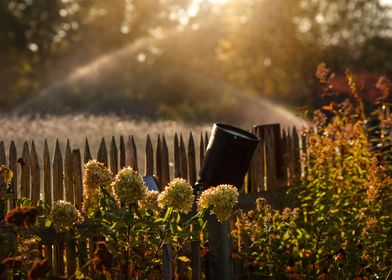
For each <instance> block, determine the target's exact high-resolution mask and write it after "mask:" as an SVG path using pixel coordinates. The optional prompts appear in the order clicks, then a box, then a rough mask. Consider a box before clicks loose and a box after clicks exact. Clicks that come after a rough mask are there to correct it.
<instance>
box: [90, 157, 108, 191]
mask: <svg viewBox="0 0 392 280" xmlns="http://www.w3.org/2000/svg"><path fill="white" fill-rule="evenodd" d="M112 181H113V174H112V172H111V171H110V170H109V169H107V168H106V167H105V165H104V164H103V163H101V162H98V161H96V160H90V161H89V162H87V163H86V164H85V165H84V178H83V185H84V188H85V189H88V190H97V189H99V187H103V188H105V189H107V190H108V189H109V187H110V184H111V183H112Z"/></svg>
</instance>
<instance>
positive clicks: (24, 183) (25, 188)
mask: <svg viewBox="0 0 392 280" xmlns="http://www.w3.org/2000/svg"><path fill="white" fill-rule="evenodd" d="M18 161H19V162H20V165H21V172H20V196H21V197H25V198H28V199H30V152H29V144H28V143H27V142H24V144H23V151H22V158H21V159H19V160H18Z"/></svg>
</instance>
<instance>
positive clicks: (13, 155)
mask: <svg viewBox="0 0 392 280" xmlns="http://www.w3.org/2000/svg"><path fill="white" fill-rule="evenodd" d="M9 159H10V165H9V167H10V169H11V170H12V172H13V173H14V176H13V177H12V180H11V190H12V193H13V200H12V201H11V204H10V207H11V208H15V206H16V201H17V199H18V185H17V182H18V166H17V164H18V154H17V151H16V146H15V142H14V141H11V145H10V153H9Z"/></svg>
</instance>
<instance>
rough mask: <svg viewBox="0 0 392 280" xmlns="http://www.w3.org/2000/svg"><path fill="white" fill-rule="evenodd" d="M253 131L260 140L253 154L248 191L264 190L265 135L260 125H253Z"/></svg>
mask: <svg viewBox="0 0 392 280" xmlns="http://www.w3.org/2000/svg"><path fill="white" fill-rule="evenodd" d="M252 131H253V133H254V134H255V135H256V136H257V137H259V139H260V142H259V144H258V145H257V147H256V150H255V153H254V154H253V158H252V163H251V172H250V181H251V182H250V184H248V192H250V193H255V192H261V191H264V190H265V164H264V159H265V139H264V138H265V137H264V135H263V134H264V132H263V128H262V126H255V127H253V130H252Z"/></svg>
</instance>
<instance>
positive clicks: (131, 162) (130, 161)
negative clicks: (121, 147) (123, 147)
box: [126, 135, 139, 171]
mask: <svg viewBox="0 0 392 280" xmlns="http://www.w3.org/2000/svg"><path fill="white" fill-rule="evenodd" d="M126 160H127V165H128V166H131V167H132V169H133V170H135V171H138V170H139V169H138V163H137V148H136V143H135V139H134V138H133V135H132V136H129V137H128V143H127V156H126Z"/></svg>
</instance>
